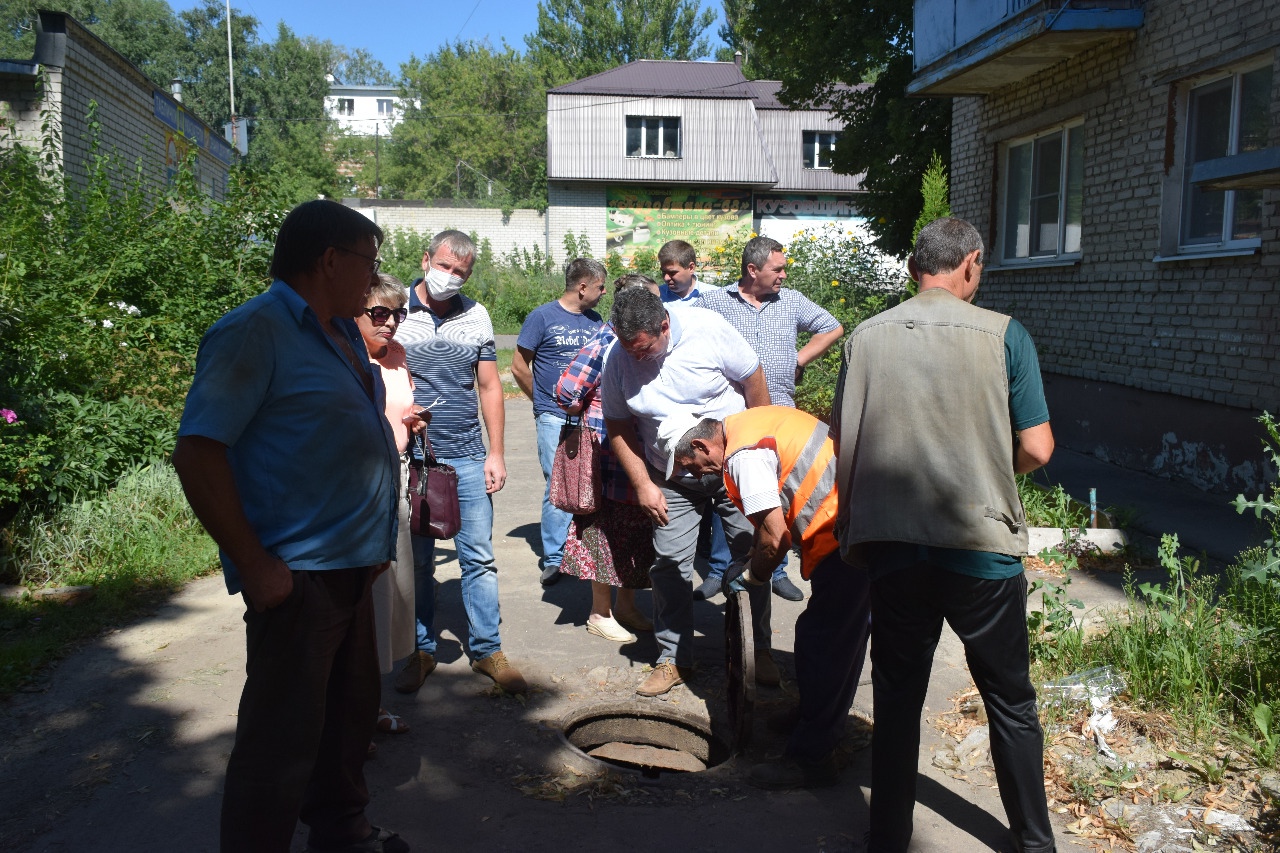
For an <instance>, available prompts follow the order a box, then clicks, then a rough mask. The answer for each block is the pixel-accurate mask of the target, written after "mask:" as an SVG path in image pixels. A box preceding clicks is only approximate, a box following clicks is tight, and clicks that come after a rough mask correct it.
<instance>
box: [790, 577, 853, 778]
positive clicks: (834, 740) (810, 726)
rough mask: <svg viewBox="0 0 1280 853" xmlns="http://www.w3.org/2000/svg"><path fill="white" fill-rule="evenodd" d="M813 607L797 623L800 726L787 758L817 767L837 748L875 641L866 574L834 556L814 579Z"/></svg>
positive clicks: (806, 609)
mask: <svg viewBox="0 0 1280 853" xmlns="http://www.w3.org/2000/svg"><path fill="white" fill-rule="evenodd" d="M809 585H810V590H811V592H810V595H809V603H808V605H807V606H806V607H805V609H804V612H803V613H801V614H800V617H799V618H798V619H796V645H795V650H796V682H797V685H798V687H799V690H800V722H799V724H798V725H797V726H796V729H795V731H794V732H792V734H791V739H790V741H788V743H787V754H788V755H789V756H791V757H793V758H797V759H799V760H801V761H818V760H820V759H822V758H825V757H826V756H827V755H829V754H830V753H831V751H832V750H833V749H835V748H836V744H838V743H839V742H840V738H841V736H842V735H843V733H844V727H845V721H846V720H847V719H848V717H849V709H850V708H852V707H853V697H854V694H855V693H857V691H858V681H859V679H861V678H862V662H863V659H864V658H865V657H866V652H867V638H868V637H869V636H870V635H871V599H870V585H869V583H868V581H867V573H866V570H865V569H863V568H861V567H857V568H855V567H854V566H850V565H848V564H847V563H845V562H844V561H843V560H841V559H840V553H839V552H836V553H834V554H831V555H830V556H828V557H827V558H826V559H824V560H823V561H822V562H820V563H818V565H817V567H816V568H815V569H814V570H813V573H812V574H811V575H810V576H809Z"/></svg>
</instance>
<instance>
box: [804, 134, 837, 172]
mask: <svg viewBox="0 0 1280 853" xmlns="http://www.w3.org/2000/svg"><path fill="white" fill-rule="evenodd" d="M802 139H803V141H804V148H803V151H802V157H803V159H804V167H805V168H806V169H830V168H831V155H832V154H833V152H835V150H836V143H837V142H839V141H840V134H839V133H838V132H836V131H828V130H806V131H804V134H803V136H802Z"/></svg>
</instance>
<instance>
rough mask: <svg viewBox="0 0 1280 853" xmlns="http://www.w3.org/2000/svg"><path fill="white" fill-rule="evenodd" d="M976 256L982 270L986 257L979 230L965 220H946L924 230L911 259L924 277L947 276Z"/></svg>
mask: <svg viewBox="0 0 1280 853" xmlns="http://www.w3.org/2000/svg"><path fill="white" fill-rule="evenodd" d="M973 252H977V253H978V264H979V266H981V264H982V259H983V255H984V254H985V253H984V251H983V246H982V235H981V234H979V233H978V229H977V228H974V227H973V226H972V225H971V224H969V223H968V222H966V221H965V220H963V219H957V218H955V217H952V216H946V217H943V218H941V219H935V220H933V221H932V222H930V223H929V224H928V225H926V226H925V227H923V228H921V229H920V234H919V235H918V236H917V237H916V246H915V250H914V251H913V252H912V253H911V255H912V257H913V258H915V262H916V269H918V270H919V271H920V272H921V273H923V274H925V275H943V274H944V273H949V272H951V271H952V270H956V269H959V268H960V265H961V264H963V263H964V259H965V257H966V256H967V255H969V254H972V253H973Z"/></svg>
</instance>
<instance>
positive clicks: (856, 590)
mask: <svg viewBox="0 0 1280 853" xmlns="http://www.w3.org/2000/svg"><path fill="white" fill-rule="evenodd" d="M658 438H659V445H660V447H661V449H662V450H663V452H665V453H666V454H667V458H668V466H669V467H674V468H677V469H678V468H684V469H685V470H686V471H688V472H689V473H690V474H692V475H693V476H695V477H702V476H706V475H708V474H719V475H722V476H723V478H724V485H725V491H726V492H728V495H729V498H730V500H732V501H733V503H734V504H736V505H737V507H738V508H739V509H740V510H742V513H743V514H744V515H746V517H747V518H748V519H749V520H750V521H751V524H752V525H753V526H754V527H755V541H754V543H753V547H752V551H751V553H750V555H749V556H748V557H747V560H746V562H745V563H744V564H739V565H738V566H735V567H731V568H730V570H729V571H728V572H726V573H725V582H726V585H727V584H728V583H730V582H732V581H733V580H734V579H735V577H739V578H740V579H741V581H742V582H743V583H746V584H749V585H752V586H761V585H765V584H768V583H769V579H770V577H771V576H772V575H773V570H774V569H775V568H776V567H777V565H778V564H779V563H780V562H781V561H782V558H783V556H784V555H785V554H786V553H787V552H788V551H789V550H791V548H792V547H793V545H798V547H799V550H800V574H801V576H802V577H803V578H805V579H806V580H808V581H809V583H810V589H811V595H810V598H809V603H808V606H807V607H806V608H805V610H804V612H803V613H801V614H800V617H799V618H798V619H797V620H796V643H795V660H796V681H797V683H798V685H799V688H800V707H799V716H798V721H797V722H796V724H795V728H794V730H793V731H792V733H791V737H790V739H789V740H788V742H787V750H786V754H785V755H784V756H783V760H782V761H778V762H772V763H768V764H761V765H757V766H756V767H753V768H752V770H751V774H750V777H749V780H750V782H751V783H752V784H753V785H756V786H757V787H761V788H769V789H774V790H786V789H791V788H812V787H821V786H827V785H834V784H836V783H837V782H838V781H839V769H838V767H837V766H836V762H835V748H836V745H837V744H838V743H839V741H840V738H841V735H842V734H843V731H844V726H845V721H846V720H847V718H848V716H849V709H850V708H852V707H853V697H854V693H855V692H856V691H857V689H858V680H859V678H861V676H862V664H863V659H864V657H865V655H866V650H867V639H868V637H869V636H870V633H871V604H870V598H869V594H870V587H869V584H868V580H867V576H866V573H865V572H863V571H861V570H856V569H853V568H852V567H850V566H848V565H846V564H845V562H844V561H843V560H842V559H841V556H840V546H839V543H838V542H837V540H836V534H835V521H836V460H835V451H834V448H833V446H832V443H831V439H830V438H829V437H828V436H827V425H826V424H824V423H822V422H821V421H819V420H818V419H817V418H815V417H813V416H812V415H810V414H808V413H806V412H802V411H800V410H798V409H792V408H789V407H785V406H759V407H757V408H754V409H747V410H746V411H744V412H739V413H738V414H735V415H729V416H728V417H726V418H725V419H724V420H723V421H720V420H716V419H715V418H699V417H698V416H697V415H696V414H694V413H693V412H681V413H679V414H677V415H674V416H672V417H670V418H668V419H667V420H666V421H664V422H663V424H662V426H661V427H660V429H659V431H658Z"/></svg>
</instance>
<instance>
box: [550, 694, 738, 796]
mask: <svg viewBox="0 0 1280 853" xmlns="http://www.w3.org/2000/svg"><path fill="white" fill-rule="evenodd" d="M561 730H562V731H563V733H564V739H565V741H567V742H568V744H569V745H570V746H572V747H574V748H576V749H578V750H579V751H581V752H582V753H583V754H585V755H587V756H588V757H590V758H594V759H595V760H597V761H601V762H604V763H605V764H608V765H610V766H612V767H616V768H619V769H622V770H630V771H633V772H639V773H640V774H641V775H643V776H647V777H649V778H657V777H659V776H661V775H662V774H664V773H696V772H699V771H702V770H707V769H708V768H711V767H715V766H716V765H718V764H722V763H724V761H725V760H726V759H728V758H729V756H730V755H731V754H732V750H731V749H730V744H729V740H728V738H727V737H725V736H724V733H722V732H720V731H718V727H713V725H712V724H711V723H709V722H708V721H706V720H704V719H702V718H701V717H699V716H695V715H693V714H686V713H682V712H680V711H673V710H670V709H667V708H665V707H662V706H659V705H650V704H647V703H643V702H620V703H613V704H601V705H591V706H588V707H585V708H579V709H578V710H577V711H574V712H572V713H570V714H569V715H568V716H567V717H565V719H564V720H563V721H562V722H561Z"/></svg>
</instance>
